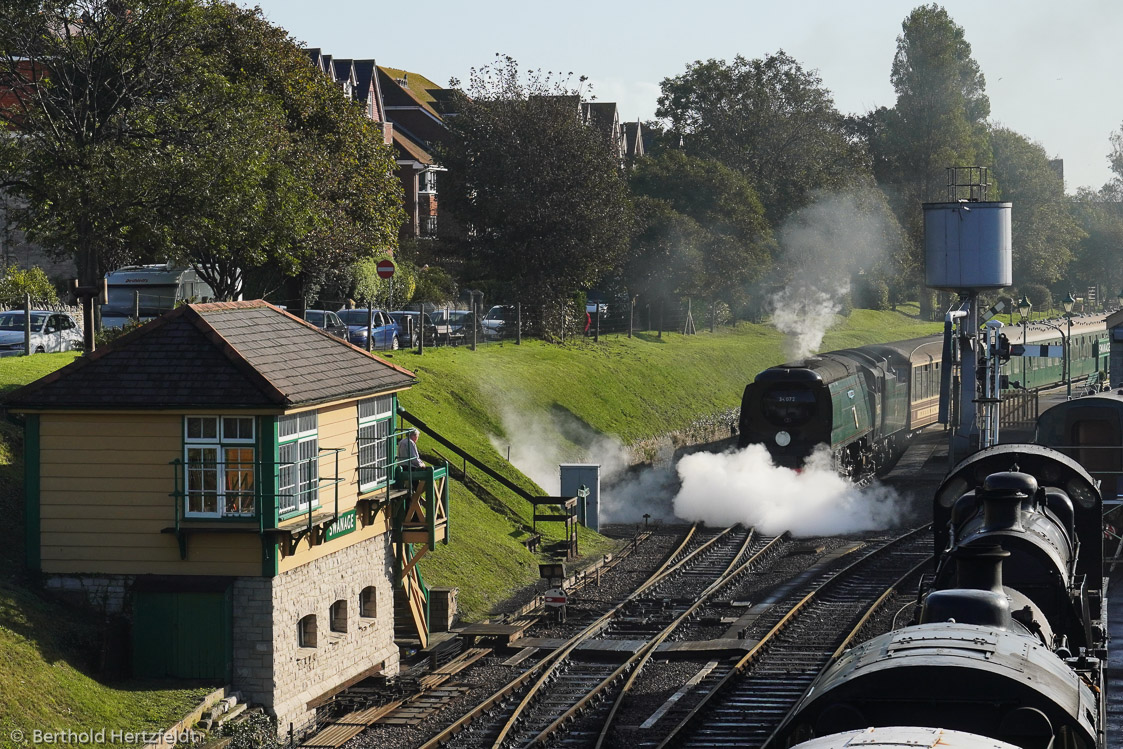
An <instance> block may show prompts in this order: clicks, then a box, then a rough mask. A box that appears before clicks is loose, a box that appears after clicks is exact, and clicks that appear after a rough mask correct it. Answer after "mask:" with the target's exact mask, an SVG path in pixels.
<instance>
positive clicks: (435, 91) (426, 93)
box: [378, 65, 447, 120]
mask: <svg viewBox="0 0 1123 749" xmlns="http://www.w3.org/2000/svg"><path fill="white" fill-rule="evenodd" d="M378 72H379V73H381V74H382V77H383V79H384V80H385V81H389V82H391V83H393V84H395V85H396V87H397V88H398V89H400V90H401V91H402V93H404V94H405V95H406V97H407V99H406V100H405V101H400V100H394V101H393V103H394V104H395V105H398V106H401V105H402V104H406V103H413V104H416V105H417V106H419V107H421V108H422V109H424V110H425V111H426V112H428V113H429V114H431V115H432V116H433V117H435V118H437V119H438V120H439V119H441V110H442V108H443V103H444V102H445V101H446V100H447V97H445V96H444V95H443V94H441V92H442V87H441V86H438V85H437V84H436V83H433V82H432V81H431V80H429V79H428V78H426V77H425V76H423V75H421V74H419V73H413V72H410V71H408V70H400V69H398V68H388V67H386V66H384V65H379V66H378ZM382 93H383V96H384V97H386V98H387V102H386V103H387V105H390V103H391V99H392V98H393V99H396V97H393V96H392V93H391V92H390V91H388V90H387V89H386V87H383V91H382Z"/></svg>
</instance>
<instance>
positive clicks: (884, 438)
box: [738, 320, 1108, 477]
mask: <svg viewBox="0 0 1123 749" xmlns="http://www.w3.org/2000/svg"><path fill="white" fill-rule="evenodd" d="M1026 342H1028V343H1037V344H1049V343H1059V342H1060V338H1058V337H1056V333H1054V332H1052V331H1051V330H1050V329H1048V328H1043V329H1040V330H1033V329H1031V330H1029V331H1028V335H1027V336H1026ZM1068 351H1069V352H1070V355H1071V357H1072V361H1071V367H1072V373H1073V377H1075V378H1080V377H1088V376H1092V375H1094V374H1098V373H1099V372H1105V371H1106V370H1107V358H1108V342H1107V340H1106V331H1105V327H1104V324H1103V321H1102V320H1096V321H1094V322H1089V323H1081V324H1078V325H1074V326H1073V334H1072V341H1070V342H1069V346H1068ZM942 354H943V344H942V339H941V338H939V337H935V336H933V337H928V338H917V339H913V340H908V341H901V342H899V343H889V344H878V345H872V346H862V347H859V348H852V349H845V350H842V351H833V352H830V353H824V354H819V355H817V356H813V357H810V358H808V359H806V360H804V361H800V362H792V363H789V364H783V365H780V366H777V367H770V368H769V369H766V370H764V371H763V372H761V373H760V374H758V375H757V376H756V379H755V380H754V381H753V382H751V383H749V385H748V386H747V387H746V388H745V393H744V396H743V398H742V400H741V417H740V430H739V437H738V441H739V444H740V446H741V447H745V446H746V445H749V444H752V443H761V444H764V445H765V446H766V447H767V448H768V451H769V452H770V453H771V455H772V459H773V461H774V462H775V463H776V464H777V465H782V466H787V467H789V468H797V467H799V466H801V465H802V464H803V463H804V461H805V460H806V459H807V457H808V456H809V455H811V453H812V451H813V450H814V449H815V448H816V446H817V445H820V444H826V445H828V446H829V447H830V451H831V454H832V457H833V461H834V467H835V469H836V470H837V471H838V472H839V473H841V474H842V475H845V476H851V477H854V476H861V475H867V474H870V473H877V472H880V471H882V470H884V469H885V468H888V467H889V466H890V465H891V464H892V462H893V460H895V459H896V457H897V456H899V455H900V453H901V451H902V450H903V449H904V447H905V446H906V445H907V444H908V440H909V438H910V437H911V436H912V434H913V433H914V432H916V431H917V430H918V429H921V428H923V427H926V426H928V425H930V424H933V423H935V422H936V420H937V417H938V414H939V400H940V377H941V365H942V361H941V358H942ZM1008 370H1009V371H1010V376H1011V379H1019V381H1020V382H1021V384H1022V386H1023V387H1026V388H1042V387H1048V386H1051V385H1057V384H1060V383H1061V382H1063V381H1064V371H1063V366H1062V360H1061V359H1031V358H1029V357H1026V358H1024V359H1022V360H1020V361H1014V363H1012V364H1011V365H1008Z"/></svg>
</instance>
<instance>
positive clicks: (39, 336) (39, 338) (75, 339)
mask: <svg viewBox="0 0 1123 749" xmlns="http://www.w3.org/2000/svg"><path fill="white" fill-rule="evenodd" d="M24 319H25V317H24V312H23V310H21V309H15V310H9V311H7V312H0V357H2V356H22V355H23V353H24V340H23V323H24ZM80 348H82V329H81V328H79V327H78V323H77V321H75V319H74V318H73V317H71V316H70V315H68V314H66V313H65V312H52V311H50V310H38V309H34V310H31V353H33V354H52V353H56V352H59V351H72V350H74V349H80Z"/></svg>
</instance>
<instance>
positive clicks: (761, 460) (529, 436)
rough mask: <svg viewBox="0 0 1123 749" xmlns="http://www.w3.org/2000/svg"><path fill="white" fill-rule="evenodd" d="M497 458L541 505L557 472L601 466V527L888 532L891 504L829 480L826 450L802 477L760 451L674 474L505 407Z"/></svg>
mask: <svg viewBox="0 0 1123 749" xmlns="http://www.w3.org/2000/svg"><path fill="white" fill-rule="evenodd" d="M502 418H503V424H504V431H505V432H506V437H504V438H500V437H492V439H491V442H492V445H493V446H494V447H495V449H496V450H497V451H498V452H499V453H500V455H503V456H506V455H507V450H508V448H509V449H510V455H511V463H513V464H514V465H515V466H516V467H517V468H518V469H519V470H520V471H522V472H523V473H525V474H526V475H527V476H529V477H530V478H531V479H533V480H534V482H535V483H537V484H538V485H539V486H541V487H542V488H543V490H545V491H546V493H547V494H548V495H550V496H558V495H559V493H560V491H561V486H560V484H561V481H560V475H559V470H558V466H559V464H561V463H596V464H599V465H600V466H601V498H600V515H599V517H600V522H601V523H640V522H643V521H644V520H645V518H644V515H648V516H649V518H650V519H652V520H672V519H675V518H677V519H680V520H686V521H689V522H695V521H702V522H705V523H706V524H708V525H713V526H727V525H733V524H734V523H741V524H743V525H746V526H756V527H757V528H758V529H760V531H761V532H762V533H767V534H770V535H771V534H775V533H780V532H782V531H785V530H787V531H791V532H792V533H793V534H794V535H796V536H813V535H814V536H818V535H833V534H842V533H854V532H857V531H867V530H881V529H884V528H889V527H892V526H894V525H896V524H897V519H898V517H899V516H900V515H901V511H902V505H901V502H900V499H899V497H898V496H897V495H896V494H895V493H894V492H893V491H892V490H890V489H888V488H885V487H882V486H880V485H874V486H871V487H865V488H862V487H858V486H856V485H854V484H851V483H850V482H849V481H847V480H846V479H844V478H842V477H841V476H839V475H838V474H836V473H835V472H834V470H833V469H832V467H831V457H830V453H829V450H828V449H827V447H826V446H825V445H824V446H821V449H820V450H819V451H818V452H816V453H815V454H814V455H812V457H811V459H810V460H809V461H808V463H807V465H806V466H805V467H804V469H803V470H802V471H801V472H796V471H793V470H791V469H789V468H783V467H777V466H774V465H773V464H772V460H771V457H770V456H769V455H768V451H767V450H766V449H765V447H764V446H763V445H749V446H748V447H746V448H745V449H743V450H738V451H735V452H726V453H721V454H717V453H709V452H698V453H693V454H691V455H687V456H684V457H683V458H681V459H680V460H679V461H678V464H677V466H676V465H672V464H671V462H670V460H669V458H670V456H669V455H667V456H664V458H666V459H667V460H666V463H665V465H660V466H657V467H650V466H644V467H642V468H637V467H631V466H630V465H629V463H630V454H629V451H628V449H627V448H626V447H625V446H624V445H623V444H622V443H621V442H619V441H618V440H616V439H614V438H612V437H609V436H606V435H604V434H601V433H599V432H597V431H595V430H593V429H591V428H590V427H589V426H588V425H586V424H584V423H583V422H581V421H580V420H579V419H577V418H576V417H574V416H573V415H571V414H569V413H568V412H564V411H559V412H554V413H552V414H549V415H539V414H536V413H535V412H532V411H524V412H517V411H515V410H513V409H510V408H508V409H507V410H506V411H505V412H503V413H502Z"/></svg>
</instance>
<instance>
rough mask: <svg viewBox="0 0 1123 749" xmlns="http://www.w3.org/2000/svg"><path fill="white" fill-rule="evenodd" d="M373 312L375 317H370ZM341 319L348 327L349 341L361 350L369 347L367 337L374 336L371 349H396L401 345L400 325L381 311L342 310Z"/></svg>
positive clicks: (340, 312)
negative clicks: (369, 313)
mask: <svg viewBox="0 0 1123 749" xmlns="http://www.w3.org/2000/svg"><path fill="white" fill-rule="evenodd" d="M368 312H373V315H368V314H367V313H368ZM338 314H339V319H341V320H343V322H344V323H345V324H346V325H347V330H348V334H347V340H349V341H350V342H351V343H353V344H355V345H356V346H358V347H359V348H363V349H365V348H366V347H367V335H368V334H369V335H371V336H373V342H372V343H371V348H376V349H396V348H398V346H399V345H400V340H401V337H400V336H399V335H398V325H397V323H396V322H394V320H392V319H391V318H390V316H389V315H388V314H386V313H385V312H383V311H382V310H380V309H376V310H366V309H362V308H356V309H341V310H339V312H338Z"/></svg>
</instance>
